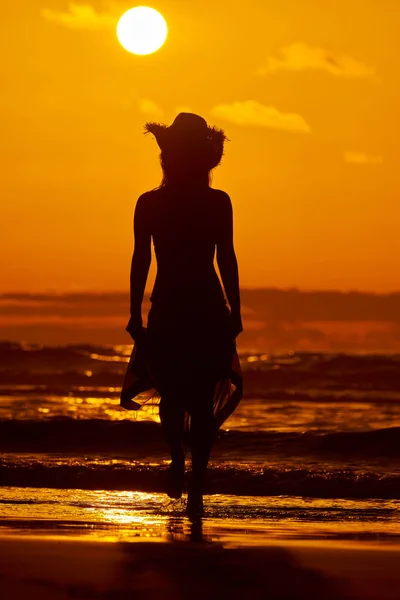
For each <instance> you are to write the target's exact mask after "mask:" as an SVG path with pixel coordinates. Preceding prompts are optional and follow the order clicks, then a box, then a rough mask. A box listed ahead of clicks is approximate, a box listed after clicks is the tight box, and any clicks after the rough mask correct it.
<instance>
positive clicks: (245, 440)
mask: <svg viewBox="0 0 400 600" xmlns="http://www.w3.org/2000/svg"><path fill="white" fill-rule="evenodd" d="M399 441H400V427H390V428H385V429H376V430H371V431H353V432H351V431H350V432H336V433H325V434H321V433H318V432H311V431H310V432H305V433H297V432H279V431H270V432H266V431H248V432H247V431H235V430H232V431H224V430H222V431H220V432H219V435H218V440H217V445H216V448H217V451H218V452H219V453H221V454H222V455H224V456H226V457H228V458H229V457H235V459H238V460H240V458H244V457H250V458H252V459H263V460H265V461H267V460H268V458H269V457H274V456H305V457H313V458H314V459H318V457H319V458H323V457H326V456H328V457H329V456H330V457H335V459H337V460H342V461H349V460H351V459H358V458H368V460H382V459H385V458H391V459H394V460H398V459H400V444H399ZM0 451H1V452H34V453H46V452H72V453H79V454H82V455H84V454H90V453H103V454H109V455H110V456H111V455H115V454H118V453H122V454H124V455H127V456H136V457H138V456H145V457H149V456H153V457H154V456H161V455H165V453H166V447H165V442H164V439H163V436H162V433H161V427H160V425H159V424H158V423H155V422H150V421H128V420H121V421H106V420H103V419H72V418H54V419H46V420H35V421H32V420H15V419H10V420H2V421H0Z"/></svg>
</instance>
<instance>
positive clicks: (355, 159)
mask: <svg viewBox="0 0 400 600" xmlns="http://www.w3.org/2000/svg"><path fill="white" fill-rule="evenodd" d="M343 158H344V160H345V161H346V162H348V163H353V164H356V165H381V164H382V163H383V156H370V155H368V154H365V153H364V152H352V151H350V150H346V152H344V153H343Z"/></svg>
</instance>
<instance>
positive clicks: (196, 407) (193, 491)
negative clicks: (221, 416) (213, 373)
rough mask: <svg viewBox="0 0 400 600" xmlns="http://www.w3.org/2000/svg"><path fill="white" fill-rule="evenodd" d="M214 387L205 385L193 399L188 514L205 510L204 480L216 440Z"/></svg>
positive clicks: (196, 392)
mask: <svg viewBox="0 0 400 600" xmlns="http://www.w3.org/2000/svg"><path fill="white" fill-rule="evenodd" d="M213 403H214V386H210V385H203V386H201V387H200V388H198V390H196V391H195V392H194V393H193V396H192V398H191V416H190V434H191V445H192V478H191V481H190V486H189V490H188V491H189V497H188V508H187V510H188V513H189V514H192V515H193V514H194V515H195V514H196V513H197V514H201V513H202V510H203V492H204V480H205V475H206V471H207V466H208V461H209V459H210V454H211V449H212V445H213V443H214V439H215V419H214V413H213V409H214V406H213Z"/></svg>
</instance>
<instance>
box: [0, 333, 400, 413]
mask: <svg viewBox="0 0 400 600" xmlns="http://www.w3.org/2000/svg"><path fill="white" fill-rule="evenodd" d="M131 348H132V347H131V346H129V345H128V346H98V345H90V344H86V345H70V346H56V347H50V346H38V345H32V344H22V343H17V342H6V341H4V342H0V384H1V385H2V386H7V385H8V386H12V385H15V384H18V385H31V386H40V385H47V386H53V387H56V388H66V387H71V386H85V385H88V384H89V383H90V385H92V386H109V387H117V386H120V385H121V381H122V379H123V376H124V373H125V369H126V363H127V361H128V358H129V354H130V351H131ZM183 351H184V350H182V352H183ZM241 365H242V369H243V374H244V389H245V394H246V395H247V396H252V397H255V396H257V397H271V396H273V395H276V394H277V392H278V391H279V390H281V393H283V394H289V393H290V392H288V391H286V390H294V391H296V393H303V394H305V395H308V397H309V398H311V399H312V398H313V394H310V393H309V390H310V389H314V390H319V391H320V392H321V393H322V392H323V393H324V394H326V395H329V394H331V398H333V399H334V398H335V394H337V393H339V392H343V391H344V390H345V391H347V393H348V395H349V397H350V396H351V395H353V397H354V393H355V392H363V393H368V394H372V392H375V397H376V400H377V401H378V400H379V398H380V397H382V394H390V393H392V396H393V397H392V398H391V399H392V400H397V401H400V355H347V354H324V353H306V352H303V353H288V354H280V355H267V354H254V355H252V354H249V353H246V354H241ZM281 398H282V399H284V396H281Z"/></svg>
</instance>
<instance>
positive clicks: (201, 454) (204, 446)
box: [160, 381, 216, 512]
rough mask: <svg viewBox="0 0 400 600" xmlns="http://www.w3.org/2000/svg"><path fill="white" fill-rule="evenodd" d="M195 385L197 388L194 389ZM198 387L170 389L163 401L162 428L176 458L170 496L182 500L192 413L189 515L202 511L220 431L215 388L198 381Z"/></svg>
mask: <svg viewBox="0 0 400 600" xmlns="http://www.w3.org/2000/svg"><path fill="white" fill-rule="evenodd" d="M195 385H197V389H194V387H195ZM195 385H183V386H182V388H181V389H180V390H179V391H177V390H176V389H175V390H174V389H172V388H170V389H168V391H166V392H165V393H164V394H163V396H162V398H161V401H160V419H161V425H162V428H163V431H164V435H165V438H166V440H167V443H168V446H169V449H170V453H171V459H172V462H171V465H170V468H169V472H168V484H167V493H168V495H169V496H170V497H171V498H180V497H181V495H182V490H183V485H184V473H185V452H184V444H183V440H184V428H185V418H186V412H189V414H190V435H189V440H190V445H191V450H192V477H191V480H190V485H189V499H188V512H201V510H202V497H203V491H204V479H205V475H206V471H207V466H208V461H209V459H210V453H211V448H212V445H213V443H214V439H215V431H216V427H215V419H214V414H213V408H214V406H213V402H214V385H213V384H212V385H211V384H207V383H206V384H203V385H199V382H198V381H197V383H196V384H195ZM182 390H190V391H184V392H183V391H182Z"/></svg>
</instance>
